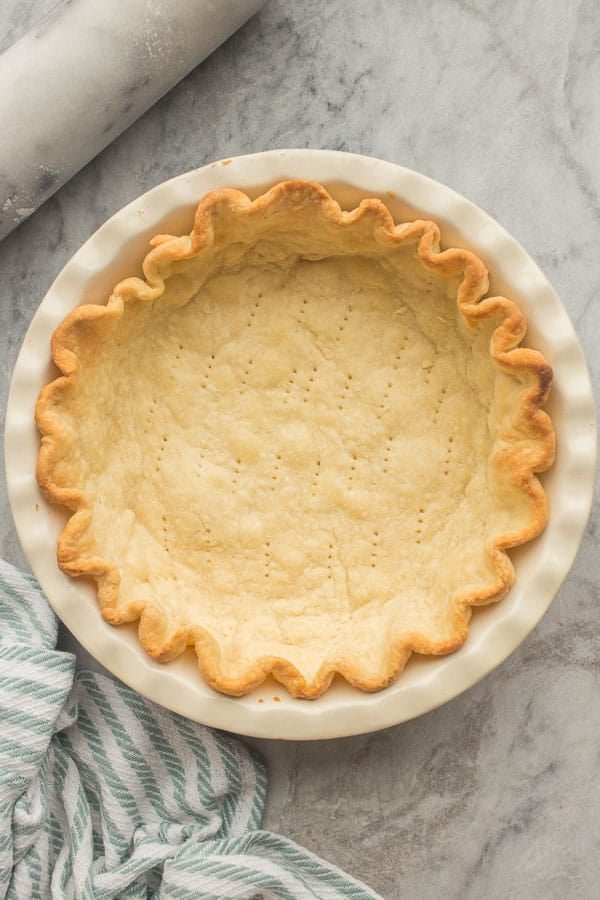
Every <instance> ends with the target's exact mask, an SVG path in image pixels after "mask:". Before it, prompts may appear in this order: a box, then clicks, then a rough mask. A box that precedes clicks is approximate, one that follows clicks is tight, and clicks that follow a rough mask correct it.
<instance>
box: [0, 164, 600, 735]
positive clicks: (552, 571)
mask: <svg viewBox="0 0 600 900" xmlns="http://www.w3.org/2000/svg"><path fill="white" fill-rule="evenodd" d="M290 177H294V178H304V179H312V180H315V181H319V182H321V183H322V184H324V185H325V187H326V188H328V190H329V191H330V192H331V193H332V194H333V196H334V197H335V198H336V199H337V200H338V201H339V202H340V203H341V204H342V205H343V206H345V207H347V208H351V207H353V206H355V205H356V203H357V202H358V201H360V199H362V198H363V197H366V196H379V197H381V198H382V199H383V200H384V201H385V202H386V204H387V205H388V206H389V208H390V210H391V212H392V214H393V215H394V217H395V219H396V221H402V220H408V219H411V218H415V217H426V218H432V219H434V220H435V221H436V222H438V224H439V225H440V226H441V228H442V239H443V245H444V246H464V247H469V248H470V249H473V250H474V251H475V252H476V253H477V254H478V255H479V256H481V258H482V259H483V260H484V262H485V263H486V264H487V266H488V268H489V270H490V275H491V278H490V280H491V290H492V291H493V292H494V293H503V294H506V295H507V296H509V297H511V298H513V299H515V300H516V301H517V302H518V303H519V305H520V307H521V308H522V310H523V311H524V312H525V313H526V315H527V317H528V320H529V332H528V338H527V343H530V344H531V345H532V346H535V347H536V348H538V349H540V350H541V351H542V352H543V353H544V354H545V355H546V357H547V359H548V360H549V362H550V363H551V365H552V367H553V369H554V376H555V381H554V388H553V393H552V398H551V402H550V404H549V412H550V414H551V416H552V419H553V421H554V424H555V428H556V432H557V459H556V463H555V465H554V467H553V468H552V469H551V470H550V472H548V473H547V474H546V475H545V476H543V479H542V480H543V483H544V487H545V489H546V492H547V495H548V499H549V505H550V523H549V525H548V527H547V529H546V531H545V532H544V533H543V535H542V536H541V537H540V538H538V539H537V540H536V541H534V542H532V543H531V544H528V545H525V546H524V547H522V548H519V549H518V550H517V551H515V552H514V553H512V554H511V556H512V558H513V560H514V562H515V565H516V572H517V579H516V583H515V585H514V587H513V588H512V589H511V591H510V593H509V594H508V595H507V596H506V597H505V598H504V599H503V600H502V601H501V602H500V603H499V604H496V605H493V606H490V607H487V608H484V609H481V610H477V611H476V612H475V614H474V616H473V619H472V621H471V625H470V632H469V637H468V640H467V642H466V644H465V645H464V647H463V648H462V649H461V650H459V651H458V652H456V653H454V654H452V655H450V656H448V657H437V658H415V659H413V660H411V662H410V663H409V665H408V666H407V668H406V669H405V670H404V672H403V673H402V675H401V676H400V678H399V679H398V681H397V682H396V684H394V685H392V686H391V687H389V688H387V689H386V690H384V691H382V692H380V693H376V694H364V693H361V692H359V691H357V690H355V689H353V688H351V687H349V686H348V685H346V684H345V683H343V682H341V681H336V682H335V683H334V684H333V685H332V687H331V688H330V689H329V691H327V693H326V694H324V695H323V696H322V697H320V698H319V699H318V700H315V701H302V700H294V699H292V698H291V697H289V695H288V694H287V692H286V691H285V689H284V688H282V687H281V686H278V685H277V684H275V683H274V682H266V683H265V684H264V685H263V686H262V687H261V688H260V689H258V690H256V691H254V692H253V693H252V694H250V695H248V696H246V697H243V698H231V697H227V696H224V695H220V694H217V693H215V692H214V691H212V690H211V689H210V688H209V687H208V686H207V685H206V684H205V683H204V682H203V680H202V678H201V676H200V674H199V673H198V671H197V667H196V660H195V656H194V655H193V653H192V651H188V653H186V654H185V656H184V657H182V658H180V659H178V660H177V661H175V662H173V663H170V664H168V665H166V666H165V665H161V664H159V663H155V662H153V661H152V660H151V659H150V658H149V657H148V656H147V655H146V654H145V652H144V651H143V649H142V647H141V646H140V644H139V642H138V640H137V636H136V634H135V628H134V627H133V626H127V627H122V628H114V627H112V626H110V625H108V624H107V623H105V622H104V621H103V619H102V618H101V616H100V612H99V608H98V604H97V600H96V592H95V587H94V586H93V585H92V584H87V583H85V582H83V581H82V580H73V579H70V578H69V577H68V576H66V575H64V574H63V573H62V572H61V571H60V570H59V569H58V566H57V564H56V540H57V538H58V535H59V533H60V531H61V530H62V528H63V525H64V522H65V519H66V514H63V513H62V512H61V511H60V510H58V509H56V508H54V507H51V506H50V505H49V504H48V503H47V502H46V501H45V499H44V497H43V496H42V494H41V492H40V490H39V488H38V486H37V482H36V480H35V463H36V457H37V451H38V446H39V436H38V433H37V430H36V428H35V424H34V419H33V409H34V405H35V401H36V399H37V395H38V392H39V389H40V388H41V387H42V385H43V384H45V383H46V382H47V381H48V380H50V378H51V377H52V376H53V374H55V372H54V369H53V366H52V364H51V361H50V344H49V342H50V336H51V334H52V331H53V330H54V328H55V327H56V326H57V325H58V324H59V322H60V321H62V319H63V318H64V316H65V315H66V314H67V313H68V312H69V311H70V310H71V309H72V308H73V307H75V306H77V305H78V304H80V303H83V302H86V303H89V302H98V303H103V302H105V301H106V299H107V297H108V294H109V293H110V290H111V289H112V287H113V286H114V285H115V284H116V283H117V282H118V281H119V280H120V279H122V278H123V277H126V276H127V275H131V274H137V273H138V272H139V270H140V263H141V260H142V259H143V257H144V256H145V254H146V252H147V249H148V240H149V239H150V238H151V237H152V236H153V235H154V234H156V233H157V232H168V233H175V234H177V233H184V232H186V231H189V229H190V227H191V224H192V217H193V211H194V209H195V206H196V205H197V202H198V200H199V199H200V198H201V197H202V196H203V195H204V194H205V193H207V192H208V191H210V190H213V189H215V188H218V187H236V188H239V189H241V190H244V191H246V192H247V193H249V194H250V195H251V196H257V195H258V194H260V193H262V191H263V190H264V189H265V188H266V187H268V186H270V185H272V184H274V183H276V182H278V181H281V180H283V179H286V178H290ZM5 443H6V472H7V483H8V491H9V498H10V502H11V506H12V510H13V515H14V519H15V523H16V527H17V531H18V534H19V538H20V541H21V544H22V546H23V549H24V552H25V554H26V556H27V558H28V560H29V563H30V565H31V568H32V570H33V572H34V573H35V575H36V576H37V578H38V579H39V581H40V583H41V585H42V587H43V589H44V591H45V592H46V595H47V596H48V599H49V601H50V603H51V604H52V606H53V608H54V609H55V611H56V613H57V615H58V616H59V617H60V618H61V619H62V621H63V622H64V623H65V625H66V626H67V627H68V628H69V630H70V631H71V632H72V633H73V634H74V635H75V637H76V638H77V639H78V640H79V641H80V643H81V644H82V645H83V646H84V647H85V648H86V649H87V650H88V651H89V652H90V653H91V654H92V655H93V656H94V657H95V658H96V659H97V660H98V661H99V662H100V663H102V664H103V665H104V666H105V667H106V668H107V669H108V670H109V671H111V672H112V673H113V674H114V675H116V676H117V677H119V678H121V679H122V680H123V681H124V682H126V683H127V684H129V685H130V686H131V687H133V688H134V689H136V690H138V691H139V692H140V693H142V694H144V695H145V696H147V697H150V698H151V699H153V700H155V701H157V702H159V703H161V704H163V705H164V706H167V707H169V708H170V709H173V710H175V711H176V712H179V713H181V714H183V715H185V716H188V717H189V718H191V719H195V720H197V721H200V722H203V723H205V724H207V725H211V726H214V727H218V728H223V729H227V730H230V731H235V732H238V733H241V734H247V735H252V736H255V737H269V738H287V739H317V738H329V737H338V736H342V735H350V734H358V733H363V732H367V731H372V730H375V729H378V728H384V727H387V726H390V725H394V724H398V723H400V722H403V721H406V720H407V719H410V718H413V717H415V716H417V715H420V714H422V713H424V712H427V711H428V710H430V709H432V708H434V707H436V706H438V705H440V704H442V703H444V702H446V701H448V700H450V699H451V698H452V697H454V696H456V695H457V694H459V693H461V692H462V691H464V690H466V689H467V688H469V687H470V686H472V685H473V684H474V683H475V682H476V681H478V680H479V679H480V678H482V677H483V676H484V675H486V674H487V673H488V672H490V671H491V670H492V669H493V668H494V667H495V666H497V665H498V664H499V663H500V662H502V661H503V660H504V659H505V658H506V657H507V656H508V655H509V654H510V653H511V652H512V651H513V650H514V649H515V648H516V647H517V646H518V645H519V644H520V643H521V641H522V640H523V639H524V638H525V637H526V636H527V635H528V634H529V633H530V631H531V630H532V629H533V628H534V627H535V625H536V624H537V622H538V621H539V620H540V618H541V617H542V616H543V614H544V613H545V611H546V610H547V608H548V607H549V605H550V603H551V602H552V600H553V598H554V596H555V595H556V593H557V591H558V589H559V587H560V585H561V583H562V581H563V580H564V578H565V576H566V574H567V572H568V570H569V568H570V566H571V564H572V561H573V559H574V556H575V553H576V551H577V548H578V546H579V543H580V540H581V537H582V535H583V531H584V528H585V524H586V521H587V517H588V515H589V509H590V505H591V498H592V491H593V484H594V477H595V454H596V428H595V415H594V403H593V397H592V392H591V386H590V382H589V377H588V373H587V368H586V364H585V360H584V356H583V353H582V350H581V347H580V345H579V342H578V340H577V337H576V335H575V332H574V330H573V327H572V325H571V323H570V321H569V318H568V316H567V314H566V312H565V310H564V309H563V307H562V306H561V304H560V301H559V300H558V298H557V296H556V294H555V293H554V291H553V290H552V288H551V287H550V285H549V284H548V282H547V281H546V279H545V278H544V276H543V275H542V273H541V272H540V270H539V269H538V268H537V266H536V265H535V263H534V262H533V261H532V260H531V259H530V257H528V255H527V254H526V253H525V251H524V250H523V249H522V248H521V247H520V246H519V245H518V244H517V243H516V242H515V241H514V240H513V239H512V238H511V237H510V236H509V235H508V234H507V233H506V232H505V231H504V230H503V229H502V228H501V227H500V226H499V225H498V224H497V223H496V222H494V221H493V220H492V219H491V218H490V217H489V216H487V215H486V214H485V213H483V212H482V211H481V210H479V209H478V208H477V207H476V206H474V205H473V204H472V203H470V202H469V201H467V200H466V199H464V198H463V197H461V196H459V195H458V194H456V193H454V192H453V191H451V190H450V189H449V188H446V187H444V186H442V185H440V184H438V183H436V182H433V181H431V180H430V179H428V178H426V177H425V176H423V175H420V174H418V173H416V172H413V171H410V170H407V169H404V168H402V167H400V166H396V165H393V164H391V163H387V162H383V161H381V160H375V159H371V158H367V157H361V156H356V155H351V154H345V153H337V152H333V151H317V150H287V151H285V150H281V151H279V150H276V151H270V152H266V153H260V154H255V155H252V156H246V157H238V158H236V159H233V160H223V161H220V162H217V163H213V164H212V165H209V166H205V167H204V168H202V169H198V170H196V171H194V172H190V173H187V174H184V175H181V176H179V177H177V178H175V179H173V180H172V181H169V182H166V183H164V184H162V185H159V186H158V187H156V188H154V189H153V190H151V191H149V192H148V193H147V194H145V195H144V196H142V197H141V198H139V199H138V200H136V201H134V202H133V203H131V204H129V205H128V206H126V207H125V208H124V209H122V210H121V211H120V212H118V213H117V214H116V215H115V216H113V217H112V218H111V219H110V220H109V221H108V222H107V223H106V224H105V225H103V226H102V227H101V228H100V229H99V230H98V231H97V232H96V234H95V235H93V236H92V237H91V238H90V239H89V240H88V241H87V242H86V243H85V244H84V245H83V247H82V248H81V249H80V250H79V251H78V252H77V253H76V254H75V256H73V258H72V259H71V260H70V262H69V263H68V264H67V265H66V266H65V268H64V269H63V271H62V272H61V273H60V275H59V276H58V278H57V279H56V281H55V282H54V284H53V285H52V287H51V288H50V290H49V291H48V293H47V295H46V297H45V298H44V300H43V301H42V303H41V305H40V307H39V309H38V311H37V313H36V315H35V316H34V318H33V321H32V323H31V326H30V328H29V331H28V333H27V335H26V337H25V340H24V343H23V347H22V349H21V352H20V355H19V358H18V360H17V364H16V367H15V371H14V374H13V380H12V384H11V390H10V395H9V401H8V408H7V415H6V427H5Z"/></svg>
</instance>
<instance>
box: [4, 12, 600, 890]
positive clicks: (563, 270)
mask: <svg viewBox="0 0 600 900" xmlns="http://www.w3.org/2000/svg"><path fill="white" fill-rule="evenodd" d="M54 5H55V0H4V3H3V4H2V7H1V9H0V49H2V48H4V47H6V46H8V45H9V44H10V43H12V41H14V40H15V39H16V38H17V37H18V36H19V35H20V34H22V33H23V32H24V31H25V30H26V29H27V28H28V27H29V26H30V25H32V24H33V23H34V22H35V21H37V20H38V19H39V18H40V16H41V15H42V14H44V13H45V12H46V11H47V10H49V9H51V8H52V7H53V6H54ZM599 41H600V16H599V15H598V12H597V8H596V5H595V4H593V3H591V2H587V0H583V2H578V3H572V2H570V0H560V2H558V3H555V4H549V3H547V2H545V0H532V2H530V3H519V2H517V0H509V2H506V3H502V4H501V3H496V2H493V0H483V2H481V3H476V4H475V3H470V2H467V0H433V2H432V3H430V4H427V5H424V4H414V3H409V2H407V0H372V2H370V3H365V2H362V0H329V2H327V3H322V2H321V0H303V2H302V3H292V2H290V0H267V2H266V4H265V6H264V8H263V10H262V11H261V12H260V13H259V14H258V15H257V16H255V17H254V18H253V19H252V20H250V21H249V22H248V23H247V24H246V25H245V26H244V27H243V28H242V30H241V31H239V32H238V33H236V34H235V35H234V36H233V37H232V38H231V39H230V40H229V41H228V42H227V43H226V44H225V45H223V46H222V47H221V48H220V49H219V50H217V51H216V52H215V53H214V54H213V55H212V56H211V57H210V58H209V59H208V60H206V61H205V62H204V63H203V64H202V65H201V66H200V67H199V68H198V69H196V70H195V71H194V72H192V74H191V75H189V76H188V77H187V78H186V79H185V80H184V81H182V82H181V83H180V84H179V85H177V86H176V87H175V88H174V89H173V90H172V91H171V92H170V93H169V94H168V95H167V96H166V97H165V98H164V99H163V100H161V101H160V102H159V103H158V104H156V105H155V106H154V107H153V108H152V109H151V110H150V111H149V112H148V113H146V114H145V115H144V116H143V117H142V118H141V119H139V120H138V121H137V122H136V123H134V124H133V125H132V126H131V127H130V128H129V129H128V130H127V131H126V132H125V133H124V134H122V135H121V136H120V137H119V138H117V139H116V140H115V141H114V142H113V143H112V144H111V145H110V146H109V147H108V148H107V149H106V150H105V151H104V152H103V153H102V154H101V155H100V156H99V157H97V158H96V159H95V160H94V161H93V162H92V163H90V164H89V165H88V166H87V167H86V168H85V169H83V170H82V171H81V172H80V173H79V174H78V175H77V176H76V177H75V178H73V179H72V180H71V181H70V182H68V183H67V184H66V185H65V187H63V188H62V189H61V190H60V191H59V192H58V193H57V194H55V195H54V197H52V198H51V199H50V200H49V201H48V202H47V203H46V204H45V205H44V206H43V207H42V208H40V209H39V210H38V212H36V213H35V214H34V215H33V216H32V217H31V218H30V219H29V220H28V221H26V222H25V223H24V224H23V225H21V226H20V227H19V228H18V229H17V230H16V231H14V232H13V233H12V234H11V235H9V236H8V237H7V238H6V239H5V240H4V241H3V242H2V243H0V273H1V279H0V404H1V406H2V417H3V410H4V406H5V403H6V395H7V391H8V385H9V379H10V374H11V370H12V367H13V364H14V361H15V358H16V355H17V352H18V349H19V346H20V344H21V341H22V339H23V336H24V334H25V331H26V329H27V326H28V324H29V321H30V319H31V317H32V315H33V312H34V310H35V309H36V307H37V306H38V304H39V302H40V301H41V299H42V297H43V295H44V293H45V291H46V290H47V288H48V286H49V285H50V283H51V282H52V281H53V279H54V277H55V276H56V275H57V273H58V272H59V271H60V269H61V268H62V266H63V265H64V263H65V262H66V261H67V260H68V259H69V257H70V256H71V255H72V254H73V253H74V251H75V250H76V249H77V248H78V247H79V246H80V244H81V243H82V242H83V241H84V240H85V239H86V238H87V237H88V236H89V235H90V234H92V233H93V232H94V231H95V230H96V228H97V227H98V226H99V225H100V224H101V223H102V222H103V221H104V220H105V219H106V218H107V217H108V216H110V215H111V214H112V213H113V212H114V211H116V210H117V209H118V208H120V207H121V206H123V205H124V204H125V203H126V202H128V201H129V200H131V199H133V198H134V197H136V196H137V195H139V194H140V193H142V192H143V191H145V190H147V189H148V188H150V187H152V186H153V185H155V184H158V183H159V182H161V181H163V180H165V179H166V178H169V177H171V176H173V175H176V174H178V173H180V172H183V171H186V170H187V169H191V168H195V167H197V166H199V165H202V164H204V163H205V162H209V161H211V160H213V159H219V158H223V157H228V156H234V155H237V154H240V153H247V152H252V151H257V150H263V149H267V148H276V147H326V148H333V149H342V150H350V151H356V152H359V153H365V154H370V155H374V156H379V157H382V158H385V159H389V160H391V161H394V162H398V163H401V164H403V165H406V166H409V167H411V168H415V169H418V170H419V171H421V172H424V173H426V174H428V175H430V176H432V177H433V178H436V179H438V180H439V181H442V182H444V183H446V184H448V185H450V186H451V187H453V188H455V189H456V190H458V191H459V192H461V193H463V194H465V195H466V196H467V197H469V198H470V199H471V200H473V201H474V202H475V203H477V204H478V205H479V206H481V207H482V208H483V209H485V210H486V211H487V212H489V213H491V214H492V215H493V216H494V217H495V218H496V219H498V220H499V221H500V222H501V223H502V224H503V225H504V226H505V227H506V228H507V229H508V231H509V232H511V233H512V234H513V235H514V236H515V237H516V238H517V239H518V240H519V241H520V242H521V243H522V244H523V246H524V247H525V248H526V249H527V250H528V252H529V253H530V254H531V255H532V257H533V258H534V259H535V260H536V261H537V262H538V264H539V265H540V266H541V267H542V269H543V270H544V271H545V273H546V274H547V276H548V277H549V278H550V280H551V281H552V283H553V284H554V287H555V288H556V290H557V291H558V293H559V294H560V296H561V298H562V301H563V303H564V305H565V306H566V308H567V310H568V312H569V314H570V316H571V318H572V320H573V323H574V325H575V327H576V329H577V332H578V334H579V337H580V340H581V342H582V344H583V347H584V349H585V351H586V354H587V357H588V361H589V366H590V370H591V372H592V377H593V381H594V384H595V385H596V387H597V386H598V383H599V380H600V371H599V359H600V354H598V352H597V346H598V341H599V339H600V306H599V304H598V302H597V293H598V280H599V275H598V271H599V270H598V249H597V248H598V246H599V245H600V156H599V154H598V146H600V101H599V100H598V96H597V90H596V84H597V82H598V78H599V77H600V55H599V54H598V50H597V47H598V44H599ZM598 522H599V517H598V506H597V503H596V504H595V506H594V511H593V514H592V518H591V521H590V524H589V526H588V529H587V533H586V536H585V538H584V540H583V544H582V547H581V550H580V552H579V555H578V557H577V560H576V562H575V564H574V566H573V569H572V571H571V573H570V575H569V576H568V578H567V580H566V582H565V584H564V586H563V588H562V590H561V592H560V593H559V595H558V597H557V599H556V601H555V602H554V604H553V606H552V607H551V610H550V612H549V613H548V614H547V615H546V617H545V619H544V620H543V621H542V623H541V624H540V625H539V626H538V627H537V629H536V630H535V631H534V633H533V634H532V635H531V636H530V637H529V639H528V640H526V641H525V643H524V644H523V645H522V646H521V647H520V649H519V650H517V651H516V652H515V653H514V654H513V655H512V656H511V657H510V658H509V659H508V660H507V661H506V662H505V663H504V664H503V665H502V666H500V668H498V669H497V670H496V671H495V672H494V673H493V674H492V675H490V676H489V677H487V678H486V679H485V680H484V681H482V682H481V683H479V684H478V685H477V686H475V687H474V688H472V689H471V690H470V691H468V692H467V693H465V694H463V695H462V696H460V697H459V698H457V699H455V700H454V701H452V702H451V703H449V704H447V705H446V706H444V707H442V708H440V709H438V710H435V711H434V712H431V713H429V714H428V715H426V716H423V717H421V718H420V719H417V720H414V721H412V722H409V723H407V724H404V725H401V726H398V727H396V728H391V729H388V730H387V731H383V732H378V733H376V734H371V735H366V736H363V737H357V738H348V739H344V740H337V741H330V742H318V743H310V744H304V743H299V742H294V743H277V742H274V741H273V742H271V741H253V742H252V743H253V744H254V745H255V746H257V747H258V748H259V749H260V751H261V752H262V754H263V756H264V757H265V759H266V760H267V764H268V768H269V776H270V786H269V799H268V806H267V814H266V820H265V823H264V824H265V827H267V828H269V829H271V830H274V831H278V832H280V833H282V834H285V835H287V836H288V837H291V838H293V839H295V840H297V841H298V842H299V843H301V844H302V845H304V846H305V847H307V848H309V849H311V850H313V851H315V852H316V853H318V854H320V855H321V856H324V857H325V858H327V859H329V860H330V861H331V862H333V863H335V864H337V865H339V866H340V867H341V868H343V869H345V870H347V871H348V872H350V873H351V874H353V875H355V876H356V877H358V878H360V879H363V880H364V881H366V882H367V883H368V884H369V885H371V886H372V887H373V888H374V889H375V890H378V891H379V892H380V893H381V894H382V895H383V896H384V897H386V898H401V897H405V898H411V900H437V898H439V897H442V896H443V897H445V898H448V900H459V898H460V900H479V898H482V897H485V898H486V900H501V898H502V900H504V898H511V900H517V898H523V900H553V898H557V900H558V898H561V900H563V898H569V900H583V898H590V900H591V898H596V897H597V896H598V877H599V875H600V860H599V853H598V848H599V846H600V814H599V813H598V810H599V809H600V763H599V759H600V753H599V746H600V704H599V703H598V696H599V690H600V667H599V663H598V661H599V660H600V628H599V627H598V626H599V625H600V612H599V606H598V592H599V585H600V571H599V566H598V559H599V550H600V547H599V537H598ZM0 553H1V554H2V556H3V557H4V558H6V559H8V560H10V561H11V562H14V563H16V564H18V565H25V561H24V558H23V555H22V553H21V550H20V548H19V545H18V541H17V537H16V534H15V530H14V527H13V524H12V520H11V516H10V512H9V508H8V502H7V498H6V489H5V486H4V482H2V483H1V485H0ZM64 640H65V641H66V642H68V639H67V638H64ZM82 656H83V654H82Z"/></svg>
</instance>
